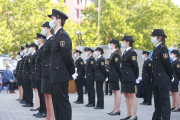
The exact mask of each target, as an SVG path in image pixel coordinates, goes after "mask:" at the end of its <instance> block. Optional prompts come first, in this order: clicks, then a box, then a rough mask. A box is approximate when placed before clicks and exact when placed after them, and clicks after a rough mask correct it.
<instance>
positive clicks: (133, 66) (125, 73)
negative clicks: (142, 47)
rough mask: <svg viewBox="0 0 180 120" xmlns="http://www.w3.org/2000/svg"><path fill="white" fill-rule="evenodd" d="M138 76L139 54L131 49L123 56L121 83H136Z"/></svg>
mask: <svg viewBox="0 0 180 120" xmlns="http://www.w3.org/2000/svg"><path fill="white" fill-rule="evenodd" d="M138 76H139V67H138V63H137V54H136V52H135V51H134V50H133V49H132V48H131V49H129V50H128V51H127V52H126V53H125V54H123V56H122V69H121V82H135V81H136V79H137V78H138Z"/></svg>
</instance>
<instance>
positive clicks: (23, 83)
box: [22, 80, 27, 102]
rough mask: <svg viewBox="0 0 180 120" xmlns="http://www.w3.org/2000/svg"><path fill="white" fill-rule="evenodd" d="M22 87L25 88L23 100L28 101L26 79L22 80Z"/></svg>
mask: <svg viewBox="0 0 180 120" xmlns="http://www.w3.org/2000/svg"><path fill="white" fill-rule="evenodd" d="M22 88H23V100H24V101H25V102H27V95H26V90H25V89H26V87H25V81H24V80H22Z"/></svg>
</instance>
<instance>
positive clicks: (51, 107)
mask: <svg viewBox="0 0 180 120" xmlns="http://www.w3.org/2000/svg"><path fill="white" fill-rule="evenodd" d="M48 101H49V109H50V120H55V115H54V108H53V104H52V97H51V94H48Z"/></svg>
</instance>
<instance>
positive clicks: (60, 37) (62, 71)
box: [48, 9, 75, 120]
mask: <svg viewBox="0 0 180 120" xmlns="http://www.w3.org/2000/svg"><path fill="white" fill-rule="evenodd" d="M48 17H50V18H51V20H50V22H49V25H50V27H51V28H52V29H54V32H55V35H54V38H53V41H52V47H51V63H50V64H51V66H50V67H51V68H50V69H51V74H50V78H51V80H50V83H51V95H52V101H53V106H54V112H55V118H56V120H71V118H72V111H71V104H70V102H69V95H68V82H69V80H72V79H73V78H72V75H73V74H74V73H75V67H74V60H73V58H72V41H71V38H70V36H69V35H68V33H67V32H66V31H65V30H64V29H63V26H64V24H65V21H66V20H67V19H68V16H67V15H66V14H64V13H62V12H61V11H59V10H55V9H53V10H52V14H51V15H48Z"/></svg>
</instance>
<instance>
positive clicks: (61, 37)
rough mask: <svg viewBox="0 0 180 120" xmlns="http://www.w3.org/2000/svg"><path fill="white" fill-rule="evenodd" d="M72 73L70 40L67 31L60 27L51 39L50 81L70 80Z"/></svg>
mask: <svg viewBox="0 0 180 120" xmlns="http://www.w3.org/2000/svg"><path fill="white" fill-rule="evenodd" d="M74 73H75V67H74V60H73V58H72V41H71V38H70V36H69V35H68V33H67V32H66V31H65V30H64V29H63V28H61V29H59V30H58V31H57V33H56V35H55V36H54V38H53V41H52V47H51V76H50V78H51V80H50V83H51V84H53V83H59V82H65V81H69V80H72V79H73V78H72V74H74Z"/></svg>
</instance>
